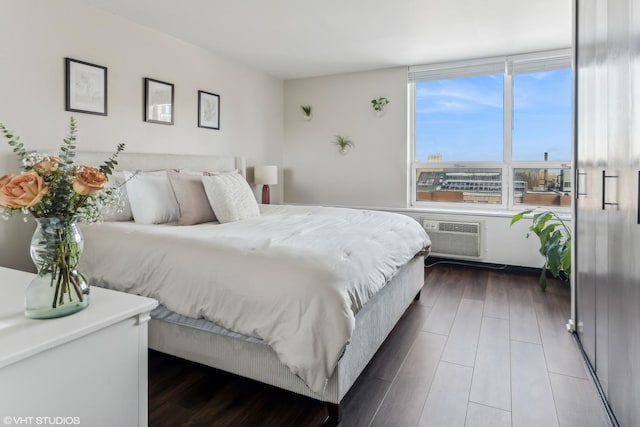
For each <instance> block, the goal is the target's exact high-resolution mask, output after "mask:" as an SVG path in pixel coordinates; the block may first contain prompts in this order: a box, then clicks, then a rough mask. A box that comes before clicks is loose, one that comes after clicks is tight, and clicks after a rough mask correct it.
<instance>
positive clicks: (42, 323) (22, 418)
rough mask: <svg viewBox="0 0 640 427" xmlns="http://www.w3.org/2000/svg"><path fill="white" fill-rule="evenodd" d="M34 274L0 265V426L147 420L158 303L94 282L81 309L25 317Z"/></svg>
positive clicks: (117, 423)
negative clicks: (151, 335)
mask: <svg viewBox="0 0 640 427" xmlns="http://www.w3.org/2000/svg"><path fill="white" fill-rule="evenodd" d="M32 278H33V274H30V273H24V272H21V271H16V270H10V269H7V268H3V267H0V426H3V425H20V424H22V425H38V424H39V425H57V424H64V425H81V426H146V425H147V412H148V390H147V376H148V367H147V321H148V320H149V312H150V311H151V310H153V309H154V308H155V307H156V306H157V305H158V303H157V301H155V300H153V299H150V298H144V297H139V296H135V295H129V294H125V293H121V292H115V291H110V290H106V289H101V288H96V287H92V288H91V294H90V295H91V303H90V304H89V307H87V308H86V309H85V310H83V311H81V312H79V313H76V314H73V315H71V316H67V317H62V318H59V319H48V320H33V319H27V318H26V317H25V316H24V314H23V306H24V302H23V299H24V290H25V288H26V287H27V285H28V284H29V282H30V281H31V279H32ZM29 417H31V418H29ZM38 417H40V419H38ZM44 417H49V419H50V420H53V421H49V422H45V421H47V420H45V419H44ZM55 417H62V418H64V419H65V420H64V422H62V420H61V419H57V420H56V419H54V418H55ZM74 417H75V418H74Z"/></svg>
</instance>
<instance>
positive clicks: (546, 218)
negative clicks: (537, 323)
mask: <svg viewBox="0 0 640 427" xmlns="http://www.w3.org/2000/svg"><path fill="white" fill-rule="evenodd" d="M540 209H541V208H535V209H527V210H525V211H523V212H519V213H517V214H515V215H513V216H512V217H511V225H513V224H515V223H516V222H518V221H520V220H521V219H522V218H523V217H524V216H525V215H528V214H530V213H533V212H535V211H536V210H540ZM529 231H530V233H527V237H529V235H530V234H531V233H533V234H535V235H536V236H538V239H539V240H540V249H539V252H540V254H541V255H542V256H543V257H544V258H545V263H544V265H543V266H542V271H541V273H540V279H539V280H538V282H539V283H540V287H541V288H542V289H543V290H544V289H545V288H546V287H547V278H546V275H547V270H549V272H551V274H552V275H553V277H559V276H560V275H561V273H565V274H566V275H567V277H569V276H570V275H571V232H570V231H569V228H568V227H567V226H566V225H565V223H564V221H563V220H562V219H561V218H560V217H559V216H558V215H557V214H555V213H554V212H551V211H549V210H542V211H539V212H536V213H534V215H533V217H532V221H531V226H529Z"/></svg>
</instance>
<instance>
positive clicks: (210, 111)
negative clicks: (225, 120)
mask: <svg viewBox="0 0 640 427" xmlns="http://www.w3.org/2000/svg"><path fill="white" fill-rule="evenodd" d="M198 127H200V128H205V129H216V130H220V95H218V94H215V93H211V92H205V91H203V90H199V91H198Z"/></svg>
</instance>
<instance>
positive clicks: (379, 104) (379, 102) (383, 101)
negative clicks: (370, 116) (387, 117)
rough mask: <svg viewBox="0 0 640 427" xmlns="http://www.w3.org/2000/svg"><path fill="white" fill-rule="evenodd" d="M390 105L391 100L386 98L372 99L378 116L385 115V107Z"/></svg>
mask: <svg viewBox="0 0 640 427" xmlns="http://www.w3.org/2000/svg"><path fill="white" fill-rule="evenodd" d="M388 103H389V100H388V99H387V98H385V97H384V96H381V97H380V98H378V99H372V100H371V105H372V106H373V109H374V110H375V112H376V115H378V116H381V115H383V114H384V107H385V106H386V105H387V104H388Z"/></svg>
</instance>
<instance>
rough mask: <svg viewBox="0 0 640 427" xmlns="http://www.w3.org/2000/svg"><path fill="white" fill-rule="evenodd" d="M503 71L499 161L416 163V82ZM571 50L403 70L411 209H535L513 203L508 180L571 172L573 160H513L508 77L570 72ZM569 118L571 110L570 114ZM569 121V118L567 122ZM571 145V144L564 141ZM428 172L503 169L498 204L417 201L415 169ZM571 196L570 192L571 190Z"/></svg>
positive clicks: (560, 209)
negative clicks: (519, 174) (523, 172)
mask: <svg viewBox="0 0 640 427" xmlns="http://www.w3.org/2000/svg"><path fill="white" fill-rule="evenodd" d="M498 63H501V64H502V68H503V158H502V161H460V162H455V161H454V162H441V161H438V162H428V161H416V158H415V156H416V138H415V137H416V135H415V121H416V82H419V81H429V80H447V79H454V78H458V77H473V76H480V75H486V74H488V73H492V72H493V73H494V74H495V72H496V71H495V70H496V69H497V64H498ZM572 66H573V61H572V52H571V49H570V48H568V49H557V50H551V51H542V52H533V53H525V54H519V55H509V56H501V57H490V58H481V59H473V60H468V61H456V62H448V63H440V64H432V65H420V66H415V67H409V72H408V89H407V90H408V104H409V105H408V111H409V118H408V126H409V130H408V132H407V134H408V135H409V157H410V158H409V166H410V167H409V168H408V169H409V174H408V175H409V181H410V186H409V188H410V191H411V193H410V195H409V196H410V197H409V201H410V207H412V208H437V209H444V210H460V209H464V210H469V211H473V210H483V211H510V212H512V211H521V210H524V209H527V208H530V207H531V208H532V207H535V206H534V205H526V204H524V203H518V204H516V203H514V196H515V194H514V188H513V187H514V186H513V180H514V176H515V173H514V171H515V170H516V169H523V168H536V169H545V168H546V169H567V168H569V169H572V166H573V159H572V158H571V159H565V160H553V161H544V160H541V161H514V160H513V159H512V143H513V141H512V126H513V75H514V74H525V73H533V72H538V71H551V70H559V69H565V68H568V69H572ZM572 114H573V112H572ZM572 122H573V119H572ZM568 143H569V144H570V145H572V142H571V141H568ZM433 168H453V169H455V168H492V169H501V170H502V199H501V203H499V204H498V203H495V204H485V203H459V202H458V203H455V202H434V201H422V200H421V201H418V200H417V182H416V181H417V179H416V176H417V171H418V169H433ZM571 190H572V191H571V195H572V197H574V193H573V191H574V188H572V189H571ZM545 208H546V209H550V210H553V211H558V212H561V213H565V212H567V213H570V212H571V208H570V207H563V206H545Z"/></svg>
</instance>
